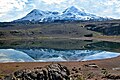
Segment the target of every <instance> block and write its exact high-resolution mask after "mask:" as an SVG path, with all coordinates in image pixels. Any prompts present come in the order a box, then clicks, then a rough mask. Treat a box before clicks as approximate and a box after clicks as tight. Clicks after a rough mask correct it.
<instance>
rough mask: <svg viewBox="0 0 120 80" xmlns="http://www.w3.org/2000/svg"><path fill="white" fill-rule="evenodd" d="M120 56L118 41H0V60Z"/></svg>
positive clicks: (96, 58) (90, 58) (32, 60)
mask: <svg viewBox="0 0 120 80" xmlns="http://www.w3.org/2000/svg"><path fill="white" fill-rule="evenodd" d="M117 56H120V43H115V42H104V41H103V42H99V41H80V40H70V41H68V40H63V41H61V40H60V41H59V40H55V41H53V40H52V41H50V40H49V41H45V40H39V41H0V62H49V61H86V60H98V59H106V58H112V57H117Z"/></svg>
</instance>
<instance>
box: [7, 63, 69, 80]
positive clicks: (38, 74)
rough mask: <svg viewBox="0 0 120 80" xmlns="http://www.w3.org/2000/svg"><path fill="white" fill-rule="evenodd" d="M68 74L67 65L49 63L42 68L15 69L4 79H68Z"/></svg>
mask: <svg viewBox="0 0 120 80" xmlns="http://www.w3.org/2000/svg"><path fill="white" fill-rule="evenodd" d="M69 75H70V72H69V70H68V69H67V67H65V66H63V65H60V64H50V65H48V66H45V67H42V68H41V67H36V68H34V69H24V70H19V71H16V72H14V73H13V74H12V75H10V76H8V77H6V78H5V80H70V78H69Z"/></svg>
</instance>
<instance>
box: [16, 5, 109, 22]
mask: <svg viewBox="0 0 120 80" xmlns="http://www.w3.org/2000/svg"><path fill="white" fill-rule="evenodd" d="M107 19H108V18H103V17H99V16H96V15H93V14H90V13H86V12H85V11H84V10H83V9H78V8H76V7H74V6H72V7H69V8H67V9H66V10H65V11H63V12H62V13H59V12H52V11H42V10H38V9H34V10H32V11H31V12H30V13H28V14H27V15H26V16H25V17H23V18H21V19H18V20H15V21H37V22H54V21H56V20H57V21H64V20H65V21H75V20H98V21H102V20H107Z"/></svg>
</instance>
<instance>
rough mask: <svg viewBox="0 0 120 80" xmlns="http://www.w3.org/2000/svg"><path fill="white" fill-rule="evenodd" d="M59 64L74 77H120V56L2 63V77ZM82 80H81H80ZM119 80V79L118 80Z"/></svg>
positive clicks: (100, 78)
mask: <svg viewBox="0 0 120 80" xmlns="http://www.w3.org/2000/svg"><path fill="white" fill-rule="evenodd" d="M53 63H59V64H61V65H64V66H66V67H67V68H68V69H69V70H70V72H71V74H72V75H76V74H82V75H83V76H84V78H86V79H88V80H107V78H103V77H105V75H108V74H110V75H113V76H120V56H119V57H116V58H111V59H104V60H92V61H81V62H23V63H22V62H21V63H17V62H15V63H0V77H1V78H2V77H4V76H6V75H9V74H11V73H13V72H15V71H17V70H21V69H33V68H35V67H44V66H46V65H49V64H53ZM80 80H81V79H80ZM111 80H114V79H111ZM117 80H119V79H117Z"/></svg>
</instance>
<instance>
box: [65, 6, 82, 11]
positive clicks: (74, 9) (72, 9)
mask: <svg viewBox="0 0 120 80" xmlns="http://www.w3.org/2000/svg"><path fill="white" fill-rule="evenodd" d="M71 12H73V13H78V12H79V13H80V12H84V10H83V9H78V8H76V7H75V6H71V7H69V8H67V9H66V10H65V11H64V12H63V13H71Z"/></svg>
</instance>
